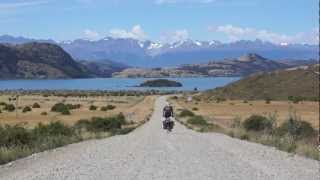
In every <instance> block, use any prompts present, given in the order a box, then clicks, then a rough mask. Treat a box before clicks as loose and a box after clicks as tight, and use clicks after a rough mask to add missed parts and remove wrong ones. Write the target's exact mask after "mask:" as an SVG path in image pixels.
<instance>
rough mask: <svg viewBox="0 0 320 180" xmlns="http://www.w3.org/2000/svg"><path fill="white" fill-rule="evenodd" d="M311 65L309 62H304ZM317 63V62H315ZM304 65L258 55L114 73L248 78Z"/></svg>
mask: <svg viewBox="0 0 320 180" xmlns="http://www.w3.org/2000/svg"><path fill="white" fill-rule="evenodd" d="M303 62H304V63H305V64H309V61H303ZM314 63H316V62H314ZM301 64H302V63H300V62H299V63H297V64H294V63H293V62H292V63H291V62H290V64H289V63H285V62H277V61H273V60H269V59H266V58H264V57H262V56H260V55H258V54H247V55H243V56H241V57H239V58H234V59H226V60H223V61H212V62H209V63H203V64H185V65H181V66H178V67H176V68H152V69H142V68H128V69H125V70H124V71H122V72H117V73H114V74H113V75H114V76H116V77H157V78H158V77H194V76H212V77H217V76H220V77H221V76H247V75H250V74H254V73H257V72H270V71H274V70H279V69H285V68H289V67H295V66H298V65H301Z"/></svg>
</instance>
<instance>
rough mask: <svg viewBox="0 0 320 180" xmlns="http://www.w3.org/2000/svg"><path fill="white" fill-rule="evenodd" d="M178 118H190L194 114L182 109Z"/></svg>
mask: <svg viewBox="0 0 320 180" xmlns="http://www.w3.org/2000/svg"><path fill="white" fill-rule="evenodd" d="M179 116H180V117H192V116H194V113H193V112H192V111H189V110H188V109H183V110H182V111H181V112H180V114H179Z"/></svg>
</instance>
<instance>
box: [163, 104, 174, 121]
mask: <svg viewBox="0 0 320 180" xmlns="http://www.w3.org/2000/svg"><path fill="white" fill-rule="evenodd" d="M171 116H173V108H172V106H165V107H164V108H163V117H165V118H169V117H171Z"/></svg>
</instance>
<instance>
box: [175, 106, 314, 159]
mask: <svg viewBox="0 0 320 180" xmlns="http://www.w3.org/2000/svg"><path fill="white" fill-rule="evenodd" d="M177 120H178V121H179V122H180V123H182V124H184V125H185V126H186V127H188V128H190V129H193V130H196V131H199V132H218V133H223V134H226V135H228V136H230V137H233V138H238V139H242V140H248V141H252V142H256V143H261V144H264V145H267V146H273V147H276V148H277V149H279V150H282V151H286V152H289V153H296V154H299V155H303V156H306V157H309V158H312V159H316V160H320V152H319V151H318V149H317V137H318V134H319V132H318V131H317V130H316V129H314V128H313V127H312V125H311V124H310V123H309V122H306V121H303V120H301V119H300V118H299V117H298V116H297V115H296V114H295V113H292V112H291V113H290V116H289V117H288V118H287V120H286V121H285V122H283V123H282V124H277V122H278V121H277V115H276V114H271V115H269V116H261V115H251V116H250V117H248V118H246V119H244V120H242V121H241V119H240V118H239V117H237V118H235V119H234V120H233V122H232V124H231V125H230V127H222V126H219V125H217V124H215V123H213V122H212V121H211V120H207V119H206V118H205V117H203V116H201V115H196V114H195V113H194V112H192V111H189V110H187V109H182V110H180V114H179V115H178V118H177Z"/></svg>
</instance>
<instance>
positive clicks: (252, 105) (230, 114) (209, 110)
mask: <svg viewBox="0 0 320 180" xmlns="http://www.w3.org/2000/svg"><path fill="white" fill-rule="evenodd" d="M171 102H173V104H174V105H175V107H176V108H177V109H179V108H180V109H181V108H187V109H189V110H192V109H193V108H198V110H197V111H194V112H195V113H196V114H199V115H203V116H205V117H207V118H208V119H209V120H212V121H214V122H215V123H217V124H219V125H221V126H224V127H226V126H229V125H231V123H232V122H233V120H234V119H235V118H238V119H240V120H242V121H243V120H245V119H246V118H248V117H249V116H251V115H253V114H258V115H263V116H266V117H268V116H270V115H274V114H276V117H277V124H278V125H280V124H281V123H283V122H284V121H286V120H287V119H288V117H290V115H294V114H296V116H297V117H298V118H300V119H301V120H304V121H307V122H310V123H311V124H312V125H313V126H314V127H315V128H318V127H319V103H317V102H302V103H299V104H293V103H289V102H288V101H272V102H271V103H270V104H266V103H265V101H249V102H248V103H243V101H225V102H220V103H214V102H209V103H208V102H195V101H193V102H186V101H185V100H181V99H180V100H178V101H171Z"/></svg>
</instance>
